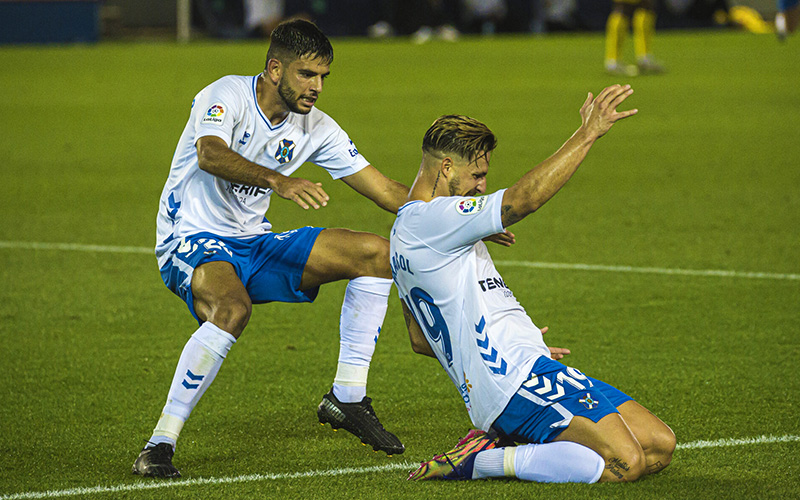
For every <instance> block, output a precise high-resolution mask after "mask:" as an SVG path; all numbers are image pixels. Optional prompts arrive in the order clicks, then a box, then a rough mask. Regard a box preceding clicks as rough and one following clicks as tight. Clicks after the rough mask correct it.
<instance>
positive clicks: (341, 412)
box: [317, 391, 406, 455]
mask: <svg viewBox="0 0 800 500" xmlns="http://www.w3.org/2000/svg"><path fill="white" fill-rule="evenodd" d="M317 417H318V418H319V423H320V424H322V425H325V424H326V423H328V424H331V427H333V429H334V430H337V429H344V430H346V431H348V432H350V433H351V434H353V435H355V436H356V437H358V438H359V439H361V442H362V443H363V444H365V445H370V446H372V449H373V450H375V451H378V450H380V451H384V452H386V454H387V455H399V454H400V453H403V452H404V451H405V450H406V448H405V446H403V443H401V442H400V440H399V439H397V436H395V435H394V434H392V433H391V432H389V431H387V430H386V429H384V428H383V425H381V423H380V421H379V420H378V417H377V416H376V415H375V410H373V409H372V399H370V398H368V397H365V398H364V399H362V400H361V401H360V402H358V403H342V402H341V401H339V400H338V399H336V396H334V395H333V391H331V392H329V393H328V394H325V395H324V396H322V402H321V403H320V404H319V407H318V408H317Z"/></svg>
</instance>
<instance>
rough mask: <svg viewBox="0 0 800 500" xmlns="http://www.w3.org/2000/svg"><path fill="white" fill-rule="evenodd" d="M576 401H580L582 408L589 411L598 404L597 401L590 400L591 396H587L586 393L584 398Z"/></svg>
mask: <svg viewBox="0 0 800 500" xmlns="http://www.w3.org/2000/svg"><path fill="white" fill-rule="evenodd" d="M578 401H580V402H581V403H582V404H583V406H585V407H586V409H587V410H591V409H593V408H594V407H595V406H597V405H598V404H599V403H598V402H597V401H595V400H594V399H592V395H591V394H589V393H588V392H587V393H586V397H585V398H581V399H579V400H578Z"/></svg>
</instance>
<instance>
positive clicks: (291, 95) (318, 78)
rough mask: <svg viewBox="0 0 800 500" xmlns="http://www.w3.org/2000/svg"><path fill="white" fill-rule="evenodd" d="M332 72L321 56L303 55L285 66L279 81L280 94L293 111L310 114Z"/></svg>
mask: <svg viewBox="0 0 800 500" xmlns="http://www.w3.org/2000/svg"><path fill="white" fill-rule="evenodd" d="M329 74H330V64H328V63H326V62H323V61H322V59H320V58H313V59H310V58H309V57H308V56H303V57H301V58H299V59H295V60H294V61H292V62H291V63H290V64H289V65H287V66H284V70H283V74H282V75H281V79H280V81H279V82H278V95H280V96H281V99H282V100H283V102H284V104H286V107H287V108H289V111H291V112H293V113H300V114H302V115H305V114H308V112H310V111H311V108H313V107H314V103H315V102H316V101H317V98H318V97H319V93H320V92H322V84H323V82H324V80H325V78H326V77H327V76H328V75H329Z"/></svg>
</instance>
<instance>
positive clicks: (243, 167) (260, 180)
mask: <svg viewBox="0 0 800 500" xmlns="http://www.w3.org/2000/svg"><path fill="white" fill-rule="evenodd" d="M197 164H198V166H199V167H200V169H201V170H204V171H206V172H208V173H209V174H211V175H215V176H217V177H220V178H222V179H225V180H226V181H230V182H236V183H239V184H245V185H248V186H259V187H262V188H267V189H272V190H273V191H274V192H275V194H277V195H278V196H280V197H281V198H285V199H287V200H291V201H293V202H295V203H297V204H298V205H300V206H301V207H302V208H304V209H308V208H309V206H311V207H314V208H315V209H317V208H320V205H321V206H323V207H324V206H325V205H327V204H328V199H329V197H328V194H327V193H326V192H325V190H323V189H322V187H321V186H320V185H319V184H317V183H314V182H311V181H309V180H307V179H301V178H297V177H287V176H285V175H283V174H281V173H280V172H276V171H274V170H271V169H269V168H266V167H262V166H261V165H259V164H257V163H253V162H252V161H250V160H248V159H247V158H245V157H243V156H242V155H240V154H239V153H237V152H235V151H233V150H232V149H230V148H229V147H228V145H227V144H226V143H225V141H223V140H222V139H220V138H219V137H216V136H205V137H201V138H200V139H198V140H197Z"/></svg>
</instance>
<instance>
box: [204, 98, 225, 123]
mask: <svg viewBox="0 0 800 500" xmlns="http://www.w3.org/2000/svg"><path fill="white" fill-rule="evenodd" d="M224 114H225V108H223V107H222V104H220V103H216V104H214V105H212V106H211V107H210V108H208V111H206V114H205V116H204V117H203V122H202V123H214V124H217V125H219V124H220V123H222V118H223V115H224Z"/></svg>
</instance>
